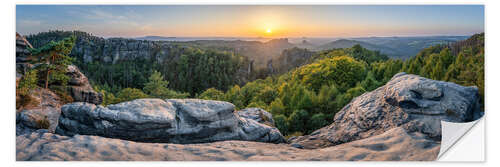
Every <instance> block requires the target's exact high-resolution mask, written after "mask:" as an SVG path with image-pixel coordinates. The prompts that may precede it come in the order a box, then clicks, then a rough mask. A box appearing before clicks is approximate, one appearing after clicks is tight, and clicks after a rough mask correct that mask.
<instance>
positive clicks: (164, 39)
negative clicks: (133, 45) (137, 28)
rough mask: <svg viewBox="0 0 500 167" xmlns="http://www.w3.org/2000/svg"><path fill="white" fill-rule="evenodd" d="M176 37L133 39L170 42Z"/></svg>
mask: <svg viewBox="0 0 500 167" xmlns="http://www.w3.org/2000/svg"><path fill="white" fill-rule="evenodd" d="M176 38H177V37H164V36H144V37H138V38H134V39H136V40H148V41H170V40H175V39H176Z"/></svg>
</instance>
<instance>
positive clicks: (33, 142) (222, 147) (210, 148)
mask: <svg viewBox="0 0 500 167" xmlns="http://www.w3.org/2000/svg"><path fill="white" fill-rule="evenodd" d="M439 146H440V143H439V142H436V141H434V140H429V139H428V138H426V136H425V135H424V134H422V133H419V132H414V133H407V132H406V130H404V129H403V128H394V129H391V130H389V131H387V132H385V133H383V134H380V135H376V136H373V137H370V138H366V139H362V140H358V141H354V142H350V143H345V144H341V145H337V146H332V147H327V148H322V149H312V150H309V149H298V148H294V147H292V146H290V145H288V144H283V143H282V144H272V143H259V142H251V141H220V142H214V143H202V144H166V143H140V142H133V141H127V140H120V139H111V138H104V137H99V136H87V135H75V136H73V137H69V136H60V135H57V134H53V133H46V131H43V130H39V131H37V132H34V133H31V134H25V135H21V136H17V138H16V153H17V154H16V159H17V160H18V161H62V160H65V161H66V160H69V161H101V160H104V161H115V160H117V161H284V160H290V161H341V160H349V161H371V160H376V161H381V160H392V161H427V160H435V159H436V157H437V155H438V153H439Z"/></svg>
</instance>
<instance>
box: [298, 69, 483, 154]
mask: <svg viewBox="0 0 500 167" xmlns="http://www.w3.org/2000/svg"><path fill="white" fill-rule="evenodd" d="M482 114H483V112H482V111H480V105H479V94H478V89H477V87H464V86H460V85H457V84H455V83H451V82H442V81H435V80H431V79H427V78H423V77H419V76H417V75H411V74H406V73H398V74H396V75H395V76H393V78H392V79H391V80H390V81H389V82H388V83H387V84H386V85H385V86H382V87H379V88H377V89H376V90H374V91H372V92H368V93H365V94H363V95H361V96H359V97H356V98H354V99H353V100H352V101H351V102H350V103H349V104H347V105H346V106H345V107H344V108H343V109H342V110H340V111H339V112H338V113H337V114H336V115H335V118H334V123H332V124H331V125H329V126H327V127H324V128H321V129H319V130H317V131H315V132H313V133H311V134H310V135H307V136H301V137H297V138H293V139H291V140H290V141H289V142H291V143H293V144H295V145H300V146H301V147H304V148H318V147H326V146H332V145H338V144H342V143H347V142H351V141H355V140H359V139H364V138H368V137H371V136H374V135H378V134H381V133H383V132H386V131H388V130H390V129H393V128H396V127H402V128H404V129H405V130H407V131H408V132H420V133H422V134H425V135H426V136H427V137H428V138H431V139H434V140H436V141H440V140H441V121H448V122H468V121H472V120H475V119H478V118H479V117H481V116H482Z"/></svg>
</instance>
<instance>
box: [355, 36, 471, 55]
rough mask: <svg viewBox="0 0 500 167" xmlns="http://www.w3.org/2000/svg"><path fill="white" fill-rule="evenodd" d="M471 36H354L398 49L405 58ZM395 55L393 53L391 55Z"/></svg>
mask: <svg viewBox="0 0 500 167" xmlns="http://www.w3.org/2000/svg"><path fill="white" fill-rule="evenodd" d="M469 37H470V36H421V37H363V38H352V40H356V41H362V42H366V43H370V44H374V45H377V46H384V47H387V48H391V49H394V50H395V51H397V53H398V54H397V55H402V58H403V59H406V58H409V57H412V56H415V55H416V54H417V53H418V52H420V51H421V50H422V49H425V48H428V47H430V46H434V45H438V44H449V43H454V42H457V41H462V40H465V39H467V38H469ZM389 56H391V57H393V56H392V55H389Z"/></svg>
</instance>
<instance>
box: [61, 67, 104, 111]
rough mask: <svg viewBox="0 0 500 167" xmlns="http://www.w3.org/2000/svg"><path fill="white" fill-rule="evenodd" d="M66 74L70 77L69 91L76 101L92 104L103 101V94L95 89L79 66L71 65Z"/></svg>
mask: <svg viewBox="0 0 500 167" xmlns="http://www.w3.org/2000/svg"><path fill="white" fill-rule="evenodd" d="M66 75H68V76H69V77H70V80H69V81H68V90H69V91H68V92H69V94H70V96H71V97H72V98H73V101H75V102H88V103H92V104H97V105H99V104H101V103H102V100H103V99H102V98H103V97H102V94H101V93H98V92H96V91H94V89H93V88H92V86H91V85H90V83H89V80H88V78H87V77H86V76H85V75H83V73H82V72H80V70H78V67H76V66H74V65H69V66H68V69H67V71H66Z"/></svg>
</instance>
